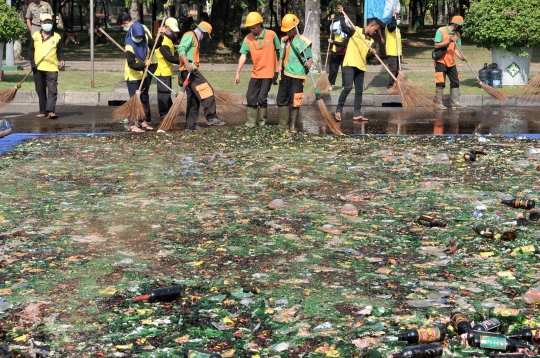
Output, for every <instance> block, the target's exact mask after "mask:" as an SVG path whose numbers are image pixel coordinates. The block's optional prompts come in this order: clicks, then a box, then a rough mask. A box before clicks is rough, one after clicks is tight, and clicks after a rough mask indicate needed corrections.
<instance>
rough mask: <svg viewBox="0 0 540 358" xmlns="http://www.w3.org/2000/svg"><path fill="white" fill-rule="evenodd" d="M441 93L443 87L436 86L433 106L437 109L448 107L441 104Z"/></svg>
mask: <svg viewBox="0 0 540 358" xmlns="http://www.w3.org/2000/svg"><path fill="white" fill-rule="evenodd" d="M442 95H443V88H441V87H437V91H436V94H435V107H436V108H437V109H439V110H445V109H448V108H446V106H445V105H444V104H443V101H442Z"/></svg>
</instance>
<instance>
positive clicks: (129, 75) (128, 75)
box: [124, 25, 158, 81]
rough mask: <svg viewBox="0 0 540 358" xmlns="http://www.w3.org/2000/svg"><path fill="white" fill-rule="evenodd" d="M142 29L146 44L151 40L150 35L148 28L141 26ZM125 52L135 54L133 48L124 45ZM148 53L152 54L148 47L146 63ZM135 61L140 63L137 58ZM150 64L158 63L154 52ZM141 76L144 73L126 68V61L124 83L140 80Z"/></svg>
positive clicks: (126, 64)
mask: <svg viewBox="0 0 540 358" xmlns="http://www.w3.org/2000/svg"><path fill="white" fill-rule="evenodd" d="M143 28H144V33H145V35H146V42H148V41H149V40H151V39H152V34H151V33H150V31H149V30H148V28H147V27H146V26H145V25H143ZM125 51H126V52H131V53H135V51H133V47H132V46H131V45H126V48H125ZM150 52H152V49H151V48H150V46H149V47H148V51H147V52H146V58H145V62H146V60H148V59H149V58H150ZM135 61H136V62H141V61H140V60H139V59H138V58H135ZM152 63H158V57H157V54H156V52H155V51H154V55H153V56H152ZM143 74H144V71H136V70H134V69H132V68H130V67H129V66H128V63H127V60H126V63H125V65H124V79H125V80H126V81H138V80H142V78H143Z"/></svg>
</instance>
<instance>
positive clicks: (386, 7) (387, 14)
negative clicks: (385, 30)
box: [364, 0, 400, 24]
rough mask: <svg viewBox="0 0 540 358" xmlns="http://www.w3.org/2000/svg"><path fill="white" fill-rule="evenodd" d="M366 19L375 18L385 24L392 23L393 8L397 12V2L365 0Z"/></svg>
mask: <svg viewBox="0 0 540 358" xmlns="http://www.w3.org/2000/svg"><path fill="white" fill-rule="evenodd" d="M364 5H365V9H366V14H365V16H366V18H368V19H369V18H371V17H376V18H377V19H379V20H381V21H382V22H384V23H385V24H389V23H390V22H391V21H392V12H393V11H394V8H395V9H396V11H397V12H399V9H400V4H399V0H365V3H364Z"/></svg>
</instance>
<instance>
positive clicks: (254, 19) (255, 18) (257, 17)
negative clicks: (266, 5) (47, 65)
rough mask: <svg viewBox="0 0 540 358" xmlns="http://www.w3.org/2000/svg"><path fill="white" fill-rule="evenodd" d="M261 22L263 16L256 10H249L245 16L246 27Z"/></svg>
mask: <svg viewBox="0 0 540 358" xmlns="http://www.w3.org/2000/svg"><path fill="white" fill-rule="evenodd" d="M262 22H263V18H262V16H261V14H259V13H258V12H257V11H253V12H250V13H249V14H248V15H247V16H246V27H250V26H254V25H257V24H261V23H262Z"/></svg>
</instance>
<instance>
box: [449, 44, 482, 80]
mask: <svg viewBox="0 0 540 358" xmlns="http://www.w3.org/2000/svg"><path fill="white" fill-rule="evenodd" d="M454 45H456V48H457V49H458V51H459V53H460V54H461V57H465V55H464V54H463V51H461V48H460V47H459V46H458V44H457V42H454ZM465 62H466V63H467V66H469V70H471V72H472V73H473V75H474V77H476V79H477V80H478V81H479V82H481V81H480V78H479V77H478V75H477V74H476V72H474V70H473V69H472V67H471V64H470V63H469V61H465Z"/></svg>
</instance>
